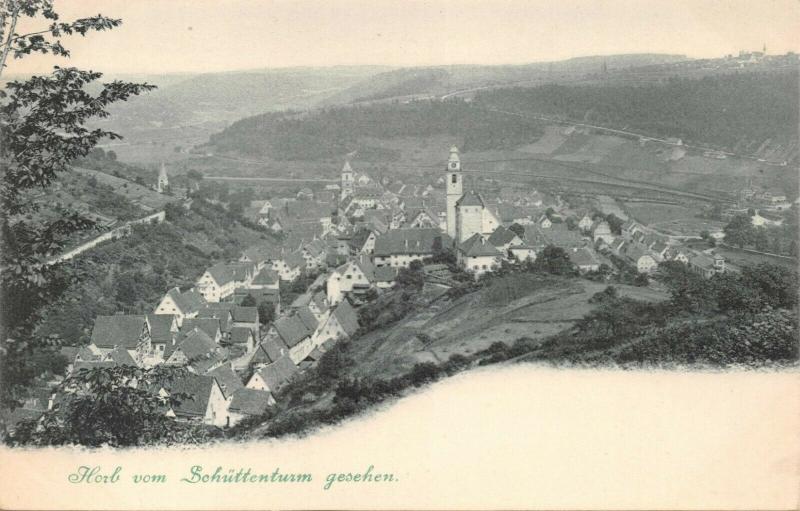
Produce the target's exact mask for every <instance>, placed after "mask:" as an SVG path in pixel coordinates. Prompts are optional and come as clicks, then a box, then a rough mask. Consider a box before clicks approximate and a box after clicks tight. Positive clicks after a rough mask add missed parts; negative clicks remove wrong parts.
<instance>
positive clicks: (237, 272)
mask: <svg viewBox="0 0 800 511" xmlns="http://www.w3.org/2000/svg"><path fill="white" fill-rule="evenodd" d="M253 277H255V264H253V263H228V264H226V263H217V264H215V265H214V266H212V267H211V268H209V269H207V270H206V271H205V272H204V273H203V275H201V276H200V278H199V279H198V280H197V282H196V287H197V289H198V290H199V291H200V293H201V294H202V295H203V298H205V299H206V301H207V302H210V303H217V302H220V301H221V300H224V299H225V298H228V297H230V296H233V292H234V290H235V289H236V287H239V286H248V285H249V284H250V283H251V282H252V281H253Z"/></svg>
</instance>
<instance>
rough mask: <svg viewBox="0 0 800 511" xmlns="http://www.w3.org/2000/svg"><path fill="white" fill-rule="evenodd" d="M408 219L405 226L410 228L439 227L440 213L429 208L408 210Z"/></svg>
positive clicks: (406, 216)
mask: <svg viewBox="0 0 800 511" xmlns="http://www.w3.org/2000/svg"><path fill="white" fill-rule="evenodd" d="M405 218H406V221H405V223H404V225H403V227H405V228H408V229H431V228H436V229H438V228H439V215H437V214H436V213H433V212H432V211H430V210H428V209H427V208H420V209H413V210H411V211H406V215H405Z"/></svg>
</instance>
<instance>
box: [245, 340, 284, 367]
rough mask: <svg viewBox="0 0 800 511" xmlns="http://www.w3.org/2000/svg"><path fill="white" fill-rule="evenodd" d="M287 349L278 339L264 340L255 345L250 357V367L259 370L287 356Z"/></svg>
mask: <svg viewBox="0 0 800 511" xmlns="http://www.w3.org/2000/svg"><path fill="white" fill-rule="evenodd" d="M288 354H289V348H287V347H286V345H285V344H283V341H282V340H281V339H280V338H277V337H272V338H265V339H264V340H263V341H261V342H260V343H258V344H257V345H256V348H255V350H254V351H253V355H252V356H251V357H250V366H251V367H255V368H259V367H263V366H265V365H267V364H271V363H273V362H275V361H276V360H278V359H279V358H281V357H283V356H288Z"/></svg>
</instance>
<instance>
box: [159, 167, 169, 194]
mask: <svg viewBox="0 0 800 511" xmlns="http://www.w3.org/2000/svg"><path fill="white" fill-rule="evenodd" d="M168 188H169V179H168V178H167V168H166V167H165V166H164V162H163V161H162V162H161V170H159V171H158V183H157V184H156V190H158V193H164V192H166V191H167V189H168Z"/></svg>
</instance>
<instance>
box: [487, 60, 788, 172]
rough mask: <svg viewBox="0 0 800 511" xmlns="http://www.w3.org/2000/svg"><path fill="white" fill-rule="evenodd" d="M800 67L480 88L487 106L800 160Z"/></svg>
mask: <svg viewBox="0 0 800 511" xmlns="http://www.w3.org/2000/svg"><path fill="white" fill-rule="evenodd" d="M798 94H799V92H798V73H797V71H796V70H795V71H793V72H782V73H761V74H759V73H747V74H733V75H723V76H715V77H705V78H702V79H700V80H688V79H672V80H669V81H668V82H666V83H665V84H663V85H644V86H634V85H611V86H591V87H590V86H565V85H543V86H541V87H535V88H528V89H523V88H513V89H502V90H494V91H487V92H480V93H478V95H477V97H476V98H475V102H476V103H477V104H479V105H481V106H484V107H486V108H496V109H500V110H508V111H513V112H518V113H522V114H540V115H541V114H545V115H554V116H560V117H563V118H566V119H569V120H573V121H576V122H584V123H592V124H597V125H601V126H609V127H615V128H618V129H626V130H629V131H638V132H643V133H644V134H647V135H651V136H656V137H662V138H668V137H676V138H680V139H682V140H683V141H684V142H685V143H686V142H689V143H692V144H699V145H703V144H708V145H710V146H712V147H717V148H721V149H726V150H729V151H733V152H736V153H741V154H757V153H760V155H762V156H764V155H766V154H767V152H770V150H772V151H771V152H772V153H775V151H774V150H775V149H782V150H779V151H778V153H777V154H771V156H772V159H779V158H782V159H785V160H793V159H796V158H797V138H798V131H797V126H798V97H799V96H798Z"/></svg>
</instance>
